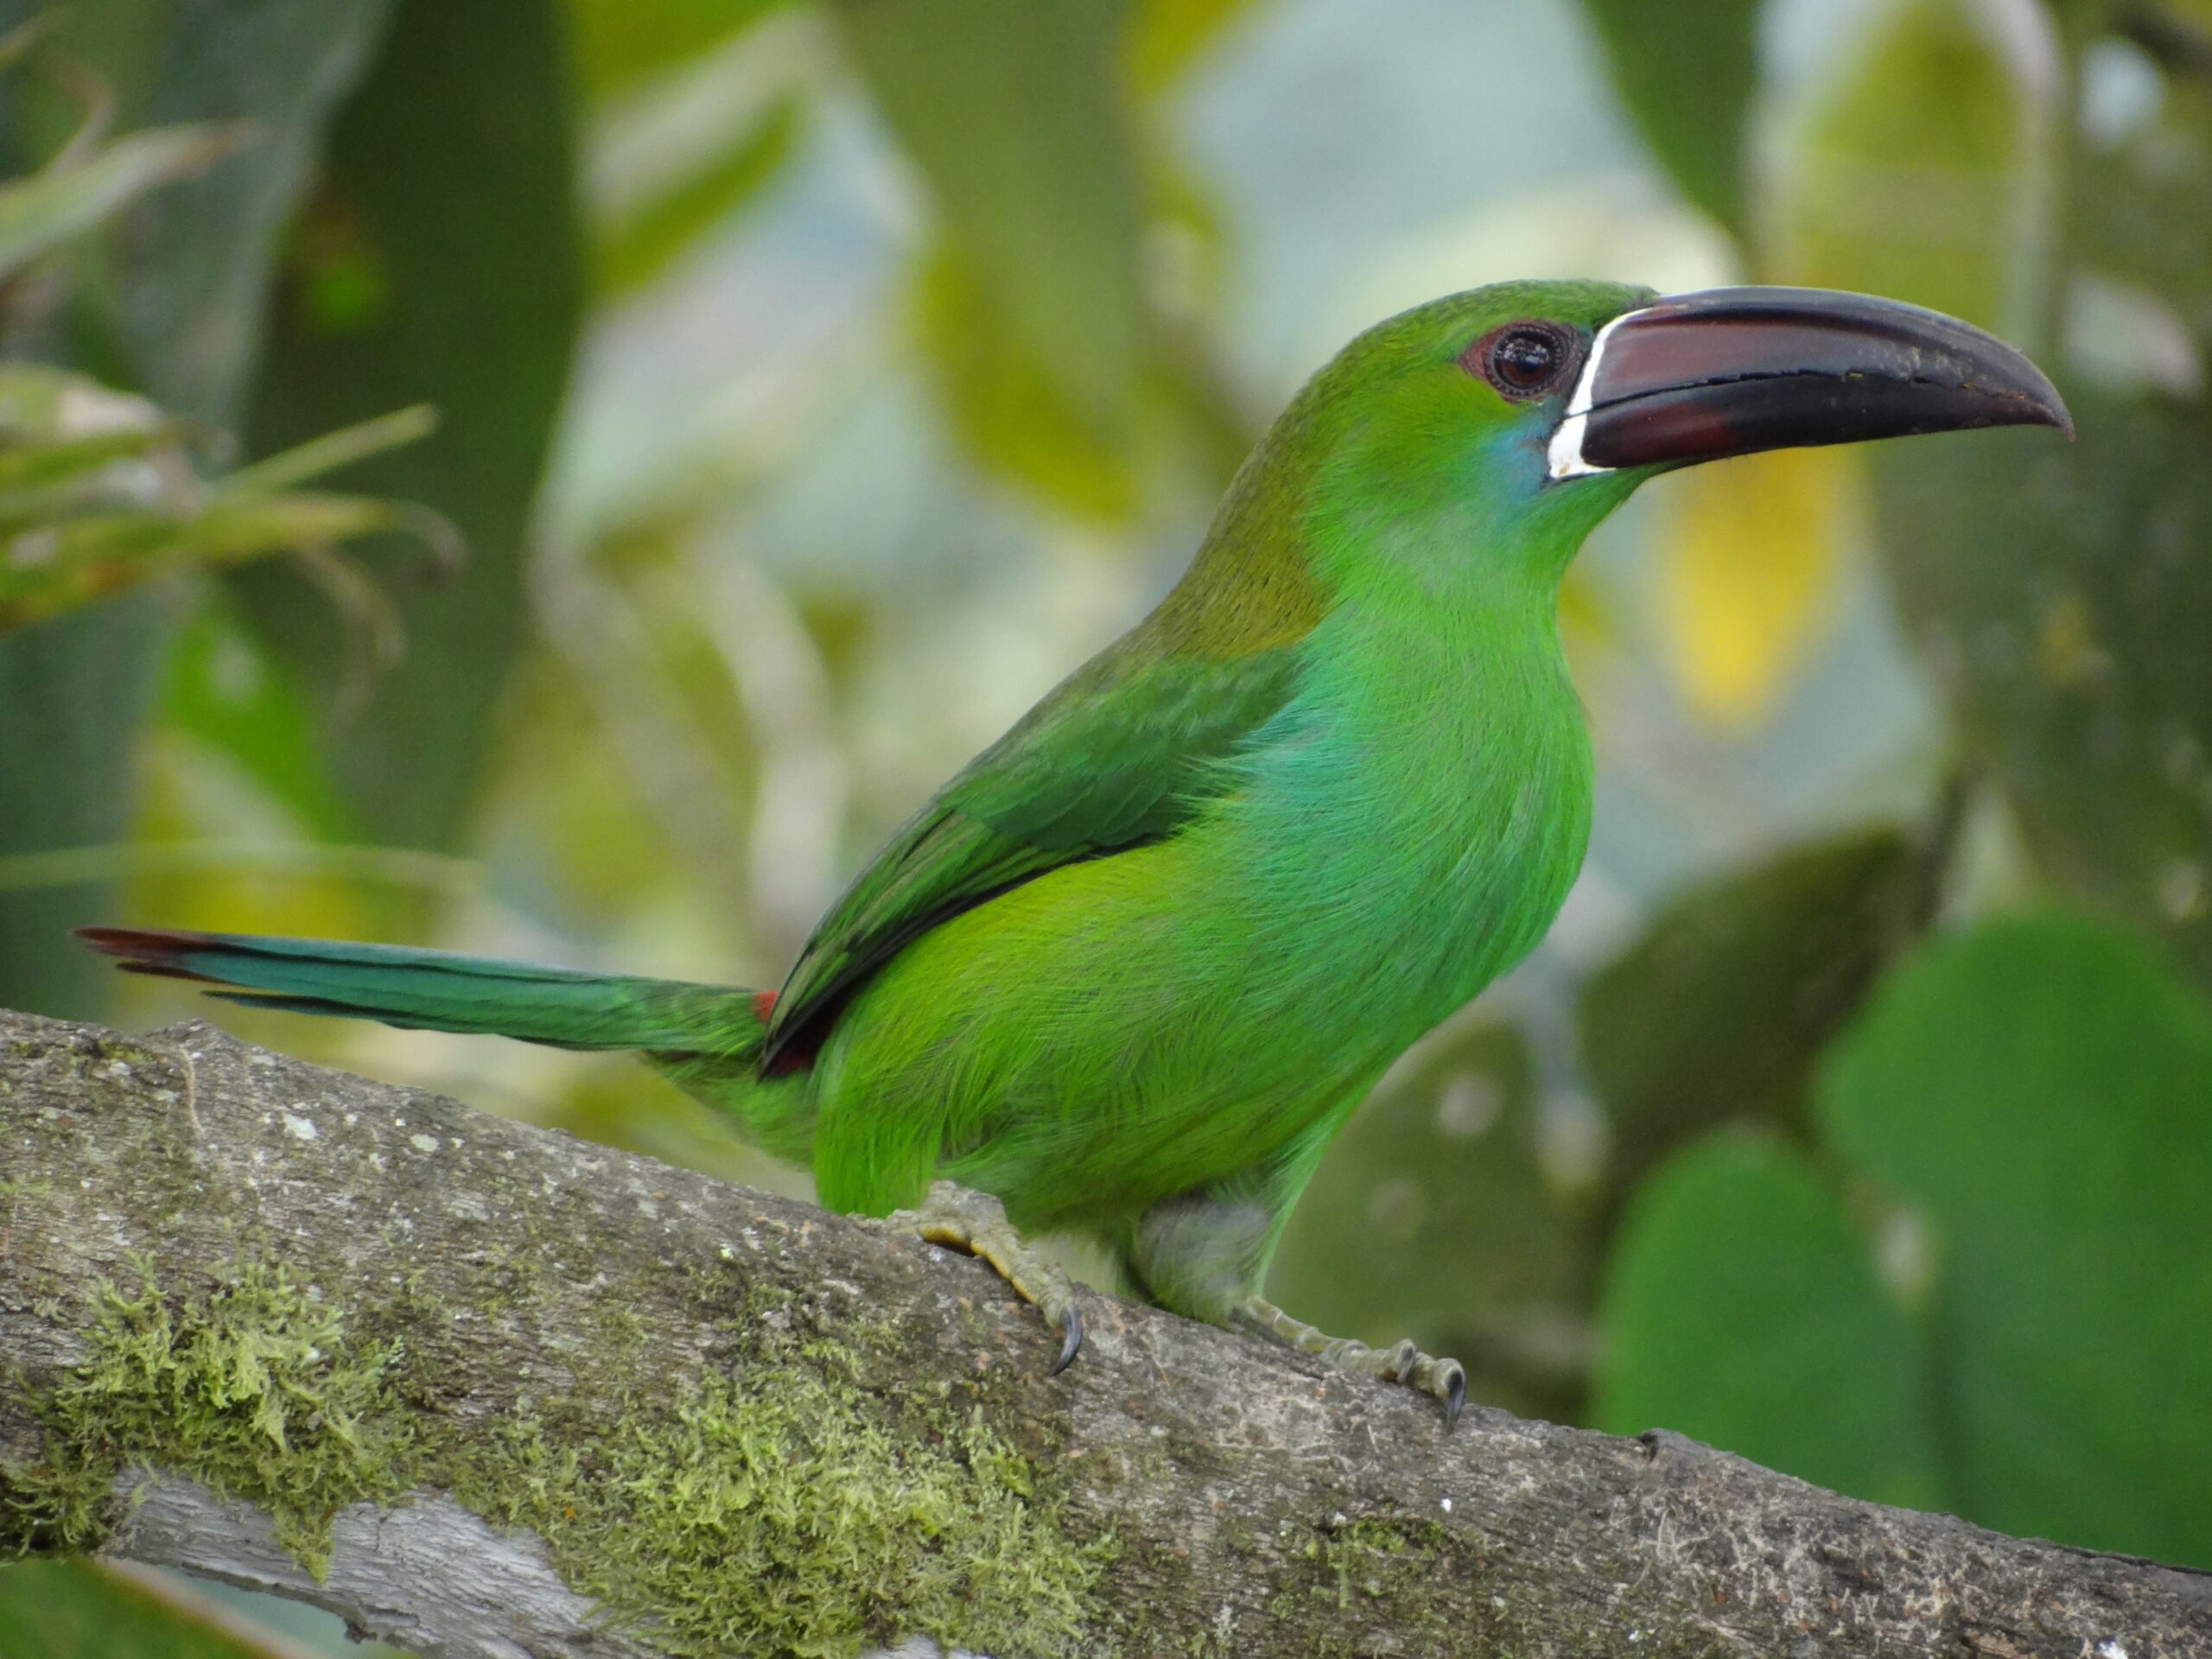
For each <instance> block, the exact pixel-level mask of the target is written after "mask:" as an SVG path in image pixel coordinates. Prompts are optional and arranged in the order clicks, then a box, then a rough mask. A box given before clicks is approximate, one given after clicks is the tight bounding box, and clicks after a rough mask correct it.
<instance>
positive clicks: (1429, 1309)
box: [1268, 1025, 1591, 1421]
mask: <svg viewBox="0 0 2212 1659" xmlns="http://www.w3.org/2000/svg"><path fill="white" fill-rule="evenodd" d="M1268 1286H1269V1291H1270V1294H1272V1295H1273V1296H1274V1298H1275V1300H1277V1301H1279V1302H1280V1303H1281V1305H1282V1306H1284V1307H1286V1308H1287V1309H1288V1310H1289V1311H1290V1312H1291V1313H1294V1314H1296V1315H1297V1316H1298V1317H1299V1318H1300V1319H1306V1320H1310V1321H1312V1322H1313V1323H1314V1324H1317V1325H1319V1326H1321V1328H1322V1329H1323V1330H1325V1331H1327V1332H1330V1333H1331V1334H1332V1335H1333V1336H1354V1337H1358V1338H1361V1339H1363V1340H1364V1341H1367V1342H1370V1343H1373V1344H1376V1345H1378V1346H1379V1345H1383V1344H1389V1343H1392V1342H1395V1341H1396V1340H1397V1339H1398V1338H1401V1337H1408V1336H1410V1337H1412V1338H1414V1341H1416V1342H1418V1343H1419V1344H1421V1346H1422V1347H1423V1348H1425V1349H1427V1351H1430V1352H1432V1353H1440V1354H1450V1355H1452V1356H1453V1357H1456V1358H1458V1359H1459V1361H1460V1363H1462V1364H1464V1365H1465V1366H1466V1368H1467V1376H1468V1390H1469V1393H1470V1394H1471V1396H1472V1397H1473V1398H1475V1399H1478V1400H1482V1401H1485V1402H1490V1403H1491V1404H1495V1405H1502V1406H1504V1407H1506V1408H1509V1409H1511V1410H1515V1411H1519V1412H1522V1413H1523V1414H1541V1415H1544V1416H1547V1417H1549V1418H1552V1419H1554V1420H1555V1421H1574V1420H1576V1419H1577V1418H1579V1417H1580V1414H1581V1408H1582V1389H1583V1384H1584V1381H1585V1376H1584V1371H1585V1368H1586V1364H1587V1363H1588V1357H1589V1354H1588V1350H1589V1345H1590V1332H1589V1318H1588V1310H1589V1306H1590V1300H1591V1260H1590V1245H1589V1243H1588V1239H1587V1236H1586V1228H1585V1226H1584V1224H1583V1219H1582V1217H1581V1215H1580V1212H1579V1211H1578V1209H1577V1207H1576V1205H1574V1204H1573V1202H1572V1201H1571V1200H1569V1199H1568V1198H1566V1197H1564V1196H1562V1195H1561V1194H1560V1192H1558V1191H1556V1190H1555V1188H1554V1186H1553V1185H1551V1184H1550V1183H1549V1182H1548V1181H1547V1179H1546V1178H1545V1175H1544V1173H1543V1170H1542V1167H1541V1161H1540V1159H1539V1155H1538V1146H1537V1126H1536V1112H1535V1088H1534V1084H1533V1080H1532V1078H1531V1077H1530V1074H1529V1057H1528V1053H1527V1050H1526V1047H1525V1046H1524V1045H1523V1043H1522V1039H1521V1036H1520V1034H1519V1033H1518V1032H1516V1031H1515V1030H1514V1029H1513V1028H1511V1027H1505V1026H1498V1025H1483V1026H1478V1027H1472V1028H1471V1029H1467V1030H1462V1031H1448V1032H1446V1033H1443V1034H1442V1035H1441V1036H1440V1038H1438V1039H1435V1040H1434V1041H1433V1042H1432V1043H1431V1044H1429V1045H1427V1046H1425V1047H1424V1049H1423V1050H1422V1051H1421V1052H1420V1053H1419V1055H1418V1057H1417V1058H1416V1059H1415V1060H1414V1062H1413V1063H1412V1064H1411V1065H1410V1066H1409V1068H1408V1070H1406V1071H1402V1072H1400V1073H1397V1074H1394V1075H1393V1076H1392V1077H1389V1079H1387V1080H1386V1081H1385V1082H1384V1083H1383V1084H1382V1085H1381V1086H1380V1087H1379V1088H1378V1089H1377V1090H1376V1092H1375V1094H1374V1095H1373V1096H1371V1097H1370V1099H1369V1100H1368V1101H1367V1102H1366V1103H1365V1104H1363V1106H1362V1107H1361V1108H1360V1109H1359V1111H1358V1113H1357V1116H1354V1117H1353V1119H1352V1120H1351V1123H1350V1124H1349V1125H1347V1126H1346V1128H1344V1132H1343V1133H1342V1134H1341V1135H1338V1137H1337V1138H1336V1140H1335V1141H1332V1143H1331V1145H1330V1147H1329V1152H1328V1155H1327V1156H1326V1157H1325V1159H1324V1160H1322V1164H1321V1167H1320V1170H1319V1173H1317V1174H1316V1175H1315V1176H1314V1178H1313V1184H1312V1185H1310V1186H1308V1187H1307V1188H1306V1194H1305V1196H1304V1197H1303V1198H1300V1200H1299V1203H1298V1207H1297V1208H1296V1209H1295V1210H1294V1211H1293V1212H1292V1214H1291V1218H1290V1224H1289V1226H1288V1228H1287V1230H1285V1232H1284V1235H1283V1241H1282V1245H1281V1249H1280V1250H1279V1251H1278V1253H1277V1255H1276V1256H1275V1261H1274V1268H1273V1269H1272V1271H1271V1273H1270V1274H1269V1276H1268Z"/></svg>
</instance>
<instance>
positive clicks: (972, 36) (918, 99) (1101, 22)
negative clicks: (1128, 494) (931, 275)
mask: <svg viewBox="0 0 2212 1659" xmlns="http://www.w3.org/2000/svg"><path fill="white" fill-rule="evenodd" d="M835 10H836V15H837V16H838V18H839V19H840V21H841V22H842V24H843V26H844V32H845V38H846V40H847V41H848V43H849V46H850V48H851V50H852V54H853V57H854V60H855V62H856V63H857V64H858V66H859V67H860V69H861V73H862V74H863V75H864V76H865V77H866V78H867V80H868V86H869V89H870V91H871V92H874V96H875V99H876V103H877V105H878V106H879V107H880V110H881V111H882V112H883V116H884V118H885V120H886V121H887V123H888V124H889V125H890V127H891V130H892V131H893V134H894V135H895V136H896V137H898V139H899V143H900V144H901V145H902V146H903V147H904V148H905V149H906V153H907V154H908V156H911V157H912V160H913V161H914V162H915V164H916V165H917V166H918V168H920V169H921V172H922V174H923V176H924V177H925V179H926V180H927V181H928V183H929V186H930V189H931V194H932V195H933V196H934V198H935V200H936V202H937V206H938V212H939V214H940V216H941V219H942V226H943V235H944V240H945V241H947V242H948V243H950V244H952V245H957V247H958V248H959V250H960V258H961V260H962V261H963V267H964V270H965V271H966V272H967V273H968V275H969V278H970V279H971V280H972V282H973V283H974V286H975V288H976V291H977V292H978V293H979V294H980V295H981V296H983V297H982V301H981V305H982V308H983V309H982V315H984V316H985V317H987V318H989V319H993V320H995V328H996V329H997V330H1000V331H1002V332H1003V333H1004V334H1005V335H1006V336H1007V342H1008V343H1007V346H1006V348H1005V349H1004V350H1003V351H1001V352H996V353H992V354H993V355H994V356H996V357H999V358H1000V359H1002V360H1013V361H1022V362H1027V363H1030V364H1033V365H1037V366H1038V368H1039V369H1040V370H1041V372H1043V373H1044V374H1045V375H1046V377H1048V378H1049V379H1050V381H1051V382H1052V385H1054V387H1055V388H1056V389H1057V391H1058V394H1059V397H1060V401H1061V402H1062V403H1063V404H1064V405H1065V408H1066V409H1067V410H1068V411H1070V413H1071V416H1073V418H1074V420H1075V421H1076V422H1077V423H1078V425H1079V429H1080V430H1081V432H1082V433H1083V435H1084V438H1085V440H1086V441H1087V442H1089V443H1090V445H1091V446H1094V447H1095V448H1096V449H1098V450H1099V451H1100V452H1101V454H1102V456H1103V457H1106V458H1108V459H1107V460H1106V461H1105V462H1104V463H1103V464H1104V465H1105V466H1108V467H1110V466H1112V465H1116V464H1121V459H1122V458H1123V457H1126V455H1127V454H1128V450H1129V448H1130V446H1131V444H1132V442H1133V440H1134V429H1135V398H1136V388H1137V379H1138V374H1139V364H1140V358H1141V353H1142V350H1143V346H1144V332H1145V322H1144V308H1143V302H1142V296H1141V289H1140V285H1139V264H1140V252H1141V250H1140V247H1139V235H1140V232H1141V225H1142V221H1141V203H1140V196H1139V188H1138V179H1137V169H1136V163H1135V156H1134V152H1133V149H1132V144H1131V140H1130V136H1129V132H1128V120H1127V111H1126V110H1125V107H1124V99H1123V95H1122V85H1121V75H1122V21H1123V15H1124V10H1125V8H1124V4H1123V0H1061V3H1058V4H1054V5H1049V6H1040V5H1037V4H1034V3H1033V0H837V3H836V8H835ZM1009 133H1019V134H1020V136H1021V137H1020V143H1008V142H1007V134H1009Z"/></svg>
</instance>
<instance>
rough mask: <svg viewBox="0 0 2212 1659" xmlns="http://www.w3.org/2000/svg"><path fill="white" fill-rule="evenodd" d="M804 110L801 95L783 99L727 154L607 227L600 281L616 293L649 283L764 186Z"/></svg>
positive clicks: (787, 151)
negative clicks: (799, 98)
mask: <svg viewBox="0 0 2212 1659" xmlns="http://www.w3.org/2000/svg"><path fill="white" fill-rule="evenodd" d="M799 113H800V111H799V102H798V99H797V98H796V97H794V96H791V95H788V94H786V95H785V96H784V97H782V98H779V99H776V100H774V102H772V104H771V105H769V107H768V111H767V113H766V116H764V117H763V118H761V120H760V124H758V125H756V126H754V127H753V128H751V129H750V130H747V131H745V132H744V133H741V135H740V136H739V137H738V138H737V139H736V141H735V142H734V143H732V144H731V145H730V146H729V147H728V149H727V150H725V151H724V152H723V154H722V155H721V156H719V157H717V158H716V159H715V160H714V161H713V162H710V163H709V165H708V166H706V167H705V168H702V169H701V170H699V171H698V172H696V173H695V174H693V175H691V176H690V177H689V178H687V179H685V180H684V181H683V182H682V183H680V184H678V185H677V186H676V187H675V188H672V189H670V190H668V191H666V192H664V193H663V194H660V195H658V196H657V197H655V198H654V199H653V200H651V201H649V202H647V203H645V205H644V206H643V207H639V208H638V209H637V210H635V211H634V212H632V213H630V214H629V215H628V216H627V217H626V218H625V219H623V220H622V221H621V222H620V223H619V224H617V225H615V226H613V227H612V228H611V229H610V230H608V231H607V232H606V234H604V235H603V236H602V237H601V241H600V248H599V280H600V283H601V286H602V287H604V288H606V289H609V290H610V291H613V292H615V293H620V292H621V291H622V290H624V289H632V288H639V287H642V286H643V285H644V284H645V283H649V282H651V281H652V279H653V278H654V277H658V275H659V274H660V273H661V272H662V271H663V270H666V269H667V267H668V265H669V264H670V263H671V261H672V260H673V259H675V257H677V255H678V254H680V253H682V252H683V251H684V250H685V249H686V248H688V247H689V246H690V245H691V244H692V243H693V242H694V241H695V240H696V238H697V237H698V235H699V233H700V232H702V231H704V230H707V229H708V228H709V227H710V226H715V225H717V224H720V223H721V222H722V221H723V220H725V219H728V217H729V215H730V214H731V213H733V212H734V211H735V210H736V209H737V208H738V207H740V206H741V204H743V203H744V202H745V201H747V200H749V199H750V198H751V197H753V195H755V194H758V193H759V191H760V187H761V186H762V185H764V184H766V182H767V181H768V180H769V179H771V178H772V177H773V176H774V175H775V173H776V170H777V168H779V167H780V166H781V165H782V164H783V162H784V161H785V157H787V156H789V155H790V154H791V141H792V138H793V137H794V135H795V134H796V133H797V132H798V124H799Z"/></svg>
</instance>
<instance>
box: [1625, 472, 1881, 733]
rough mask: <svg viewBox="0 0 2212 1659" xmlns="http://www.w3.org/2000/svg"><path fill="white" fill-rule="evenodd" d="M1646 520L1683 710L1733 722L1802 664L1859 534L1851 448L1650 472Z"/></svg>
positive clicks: (1744, 722)
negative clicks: (1657, 475)
mask: <svg viewBox="0 0 2212 1659" xmlns="http://www.w3.org/2000/svg"><path fill="white" fill-rule="evenodd" d="M1656 483H1657V485H1658V487H1659V489H1660V490H1661V492H1662V493H1661V495H1660V501H1659V505H1658V513H1659V516H1658V518H1657V522H1656V525H1655V527H1654V541H1655V548H1654V552H1655V555H1656V558H1657V560H1658V563H1659V580H1660V584H1661V586H1660V594H1661V602H1662V615H1663V617H1664V618H1665V624H1666V630H1667V639H1668V645H1669V658H1670V659H1671V661H1672V664H1673V666H1674V671H1675V677H1676V678H1677V679H1678V680H1679V681H1680V682H1681V686H1682V689H1683V690H1684V692H1685V693H1686V695H1687V696H1688V700H1689V703H1690V706H1691V708H1693V709H1695V710H1696V711H1697V712H1698V713H1699V714H1700V715H1703V716H1704V717H1705V718H1706V719H1707V720H1708V721H1712V722H1713V724H1714V725H1716V726H1720V727H1724V728H1744V727H1746V726H1749V725H1751V724H1752V723H1754V722H1755V721H1758V718H1759V717H1760V716H1761V715H1764V714H1766V713H1767V712H1768V711H1769V710H1770V709H1772V708H1773V706H1774V703H1775V700H1776V698H1777V696H1779V695H1780V694H1781V693H1782V692H1783V690H1785V689H1786V688H1787V687H1788V685H1789V681H1790V679H1791V677H1792V675H1793V673H1795V672H1796V671H1802V667H1803V666H1804V664H1805V663H1806V661H1807V659H1808V658H1809V657H1810V656H1811V654H1812V652H1813V648H1814V646H1815V645H1816V643H1817V642H1818V639H1819V637H1820V634H1821V631H1822V629H1823V628H1824V626H1825V625H1826V623H1827V620H1828V618H1829V614H1830V612H1831V610H1832V608H1833V607H1832V602H1831V601H1833V598H1834V590H1835V582H1836V570H1837V567H1838V565H1839V564H1840V563H1841V562H1842V560H1843V558H1844V556H1845V555H1846V553H1847V551H1848V550H1850V549H1851V548H1852V547H1853V546H1854V545H1856V544H1857V543H1859V541H1860V540H1861V539H1862V537H1863V535H1864V532H1865V527H1866V483H1865V475H1864V474H1863V473H1862V472H1861V471H1860V467H1859V459H1858V457H1857V456H1855V455H1853V454H1851V453H1850V452H1848V451H1847V450H1844V449H1840V448H1837V449H1780V450H1775V451H1773V452H1771V453H1770V454H1763V455H1743V456H1739V457H1738V458H1737V459H1735V460H1733V461H1720V462H1718V463H1716V464H1714V465H1713V466H1708V467H1692V468H1691V469H1690V470H1688V471H1687V472H1683V473H1678V474H1675V475H1674V476H1672V477H1669V478H1667V479H1663V480H1656Z"/></svg>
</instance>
